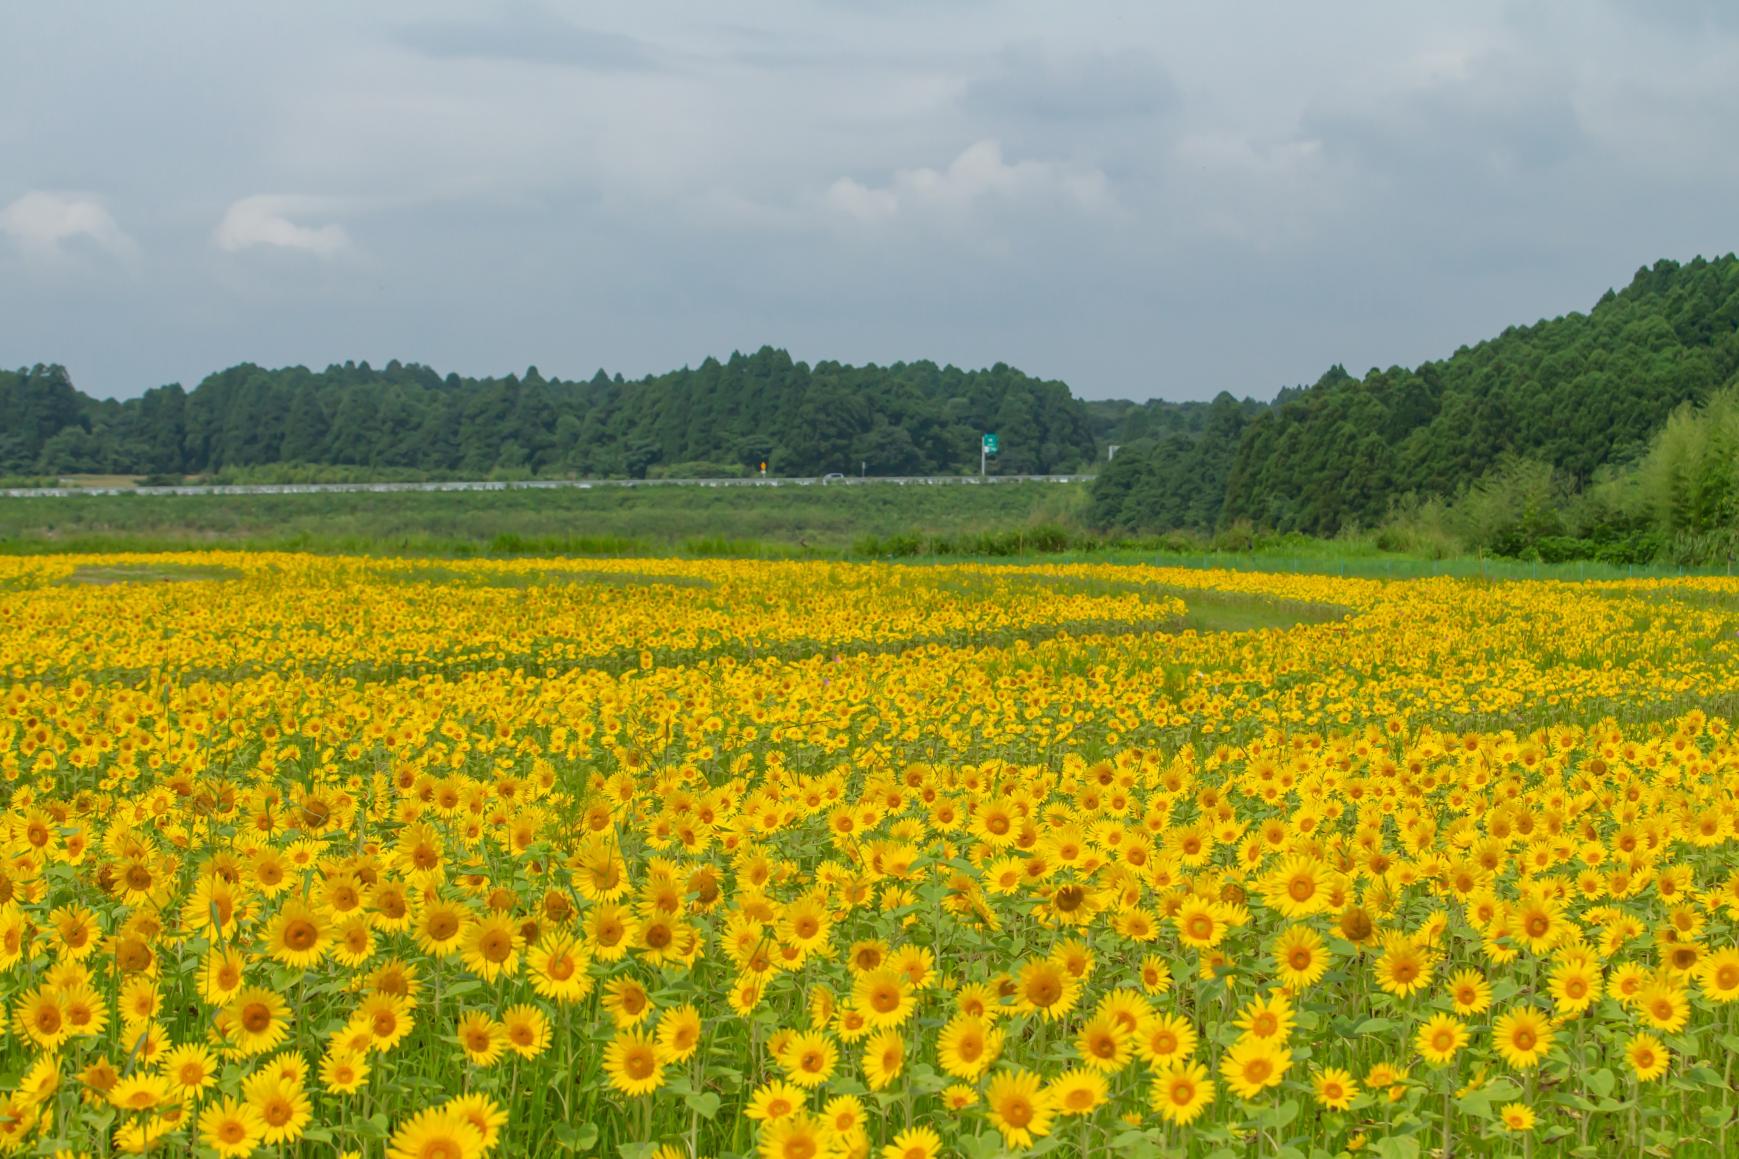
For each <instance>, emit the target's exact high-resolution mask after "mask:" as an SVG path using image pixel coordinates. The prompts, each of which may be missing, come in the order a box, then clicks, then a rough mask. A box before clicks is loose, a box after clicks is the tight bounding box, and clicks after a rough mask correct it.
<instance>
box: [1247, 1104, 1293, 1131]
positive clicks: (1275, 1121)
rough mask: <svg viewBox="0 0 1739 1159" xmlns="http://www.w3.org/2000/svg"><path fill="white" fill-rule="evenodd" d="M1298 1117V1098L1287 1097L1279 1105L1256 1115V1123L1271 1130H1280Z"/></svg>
mask: <svg viewBox="0 0 1739 1159" xmlns="http://www.w3.org/2000/svg"><path fill="white" fill-rule="evenodd" d="M1296 1118H1298V1100H1297V1099H1287V1100H1286V1101H1285V1102H1284V1103H1281V1104H1280V1105H1279V1106H1277V1107H1269V1108H1268V1109H1267V1110H1265V1111H1263V1112H1262V1113H1261V1114H1260V1115H1257V1116H1256V1124H1257V1126H1260V1127H1266V1128H1269V1129H1270V1130H1275V1131H1278V1130H1279V1129H1280V1128H1282V1127H1284V1126H1286V1124H1288V1123H1290V1122H1292V1120H1294V1119H1296Z"/></svg>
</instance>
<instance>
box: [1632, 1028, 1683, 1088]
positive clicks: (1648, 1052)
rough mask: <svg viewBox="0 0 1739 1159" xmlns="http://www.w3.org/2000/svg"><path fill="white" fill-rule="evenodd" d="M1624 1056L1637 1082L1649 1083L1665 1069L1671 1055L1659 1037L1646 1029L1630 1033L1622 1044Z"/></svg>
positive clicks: (1671, 1058)
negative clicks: (1627, 1040) (1629, 1036)
mask: <svg viewBox="0 0 1739 1159" xmlns="http://www.w3.org/2000/svg"><path fill="white" fill-rule="evenodd" d="M1624 1057H1625V1060H1626V1061H1627V1062H1629V1063H1630V1069H1631V1070H1632V1071H1634V1072H1635V1074H1636V1081H1637V1082H1639V1083H1651V1082H1653V1081H1654V1080H1655V1079H1658V1078H1660V1077H1661V1075H1663V1074H1665V1073H1666V1071H1667V1066H1668V1065H1669V1064H1670V1063H1671V1062H1672V1060H1673V1056H1672V1053H1671V1052H1670V1051H1668V1050H1667V1048H1666V1046H1665V1045H1664V1044H1663V1043H1662V1042H1661V1040H1660V1039H1658V1038H1656V1037H1655V1036H1654V1035H1652V1034H1650V1033H1648V1031H1646V1030H1641V1031H1638V1032H1637V1033H1635V1034H1633V1035H1631V1038H1630V1041H1629V1042H1627V1043H1625V1044H1624Z"/></svg>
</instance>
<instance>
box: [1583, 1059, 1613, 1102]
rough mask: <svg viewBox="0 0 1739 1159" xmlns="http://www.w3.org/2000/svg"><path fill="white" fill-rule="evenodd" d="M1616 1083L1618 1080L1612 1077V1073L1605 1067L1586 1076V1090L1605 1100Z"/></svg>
mask: <svg viewBox="0 0 1739 1159" xmlns="http://www.w3.org/2000/svg"><path fill="white" fill-rule="evenodd" d="M1617 1082H1618V1080H1617V1078H1616V1077H1614V1075H1613V1073H1612V1071H1610V1070H1609V1069H1607V1068H1606V1067H1601V1068H1600V1069H1599V1070H1597V1071H1595V1072H1594V1073H1593V1074H1591V1075H1589V1076H1588V1089H1589V1090H1591V1091H1593V1092H1594V1093H1595V1094H1597V1095H1599V1096H1601V1097H1602V1098H1605V1097H1606V1096H1607V1095H1609V1094H1611V1093H1612V1088H1613V1087H1614V1086H1615V1085H1616V1084H1617Z"/></svg>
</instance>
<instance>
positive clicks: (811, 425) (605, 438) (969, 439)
mask: <svg viewBox="0 0 1739 1159" xmlns="http://www.w3.org/2000/svg"><path fill="white" fill-rule="evenodd" d="M0 413H4V414H5V415H7V417H8V422H7V425H6V428H5V434H4V435H0V474H4V473H24V472H28V471H38V472H42V473H54V474H72V473H81V472H89V473H103V474H111V473H112V474H122V473H138V474H156V475H175V474H185V475H220V476H225V477H237V475H238V473H246V472H255V471H261V470H266V469H270V470H273V471H285V472H288V473H289V474H290V475H292V476H294V475H295V474H296V473H297V472H301V471H308V470H315V471H318V470H321V469H327V468H352V469H356V470H358V471H366V472H368V473H370V474H371V476H372V477H376V478H379V477H386V476H391V475H393V474H395V473H397V474H400V475H402V476H407V477H415V478H442V477H464V478H470V479H482V478H497V479H528V478H534V477H540V476H558V475H582V476H593V477H631V478H642V477H659V476H666V477H674V476H679V475H682V474H684V473H695V474H702V475H705V476H708V477H729V476H734V475H746V474H748V473H750V472H758V471H759V469H760V465H761V463H763V462H765V463H767V464H768V469H769V471H770V472H771V473H773V474H782V475H821V474H825V473H827V472H830V471H839V472H842V473H846V474H851V475H856V474H859V473H860V472H862V473H868V474H872V475H910V474H951V473H959V472H965V471H968V470H976V468H977V465H978V439H979V435H980V434H981V433H982V432H983V431H986V430H997V431H998V432H999V433H1001V434H1002V436H1003V448H1004V449H1003V452H1002V454H1000V455H999V456H998V457H997V459H996V469H997V472H998V473H1000V474H1051V473H1058V472H1067V471H1072V470H1074V469H1076V468H1078V467H1080V466H1082V465H1083V464H1087V463H1090V462H1092V461H1093V459H1094V455H1095V447H1094V442H1093V436H1092V432H1091V430H1090V429H1089V427H1088V424H1087V420H1086V416H1085V413H1084V412H1083V411H1082V409H1081V405H1080V403H1079V402H1077V401H1076V400H1075V399H1074V398H1073V397H1072V396H1071V395H1070V393H1069V389H1068V387H1066V386H1064V385H1063V384H1062V383H1060V382H1045V381H1041V380H1039V379H1035V378H1031V377H1029V376H1028V375H1025V374H1022V373H1021V372H1020V371H1018V370H1015V369H1013V368H1012V367H1009V366H1006V365H1004V364H1002V363H997V364H996V365H995V366H993V367H991V368H990V369H989V370H977V371H964V370H959V369H957V368H955V367H952V366H946V367H943V366H937V365H936V364H935V363H931V362H913V363H895V364H893V365H892V366H887V367H881V366H874V365H870V366H859V367H853V366H846V365H843V364H841V363H838V362H820V363H817V364H816V365H815V366H814V367H810V366H808V365H806V364H804V363H801V362H794V361H792V359H791V357H790V355H788V354H786V353H785V352H784V351H782V350H774V349H772V348H770V347H763V348H762V349H761V350H759V351H757V352H756V353H754V354H750V355H744V354H734V355H732V356H731V358H730V359H729V361H727V362H720V361H718V360H717V359H712V358H709V359H707V360H706V361H705V362H703V363H702V364H701V365H700V366H699V367H698V368H695V369H687V368H684V369H682V370H678V371H674V372H672V373H669V374H664V375H657V376H653V377H648V378H645V379H642V380H640V381H638V382H626V381H624V380H623V379H622V378H621V377H620V376H617V377H614V378H612V377H609V376H607V375H605V374H604V373H603V372H602V371H600V372H599V373H598V374H597V375H595V376H594V377H593V378H591V379H590V380H589V381H584V382H578V381H575V382H567V381H563V380H560V379H546V378H544V377H543V375H542V374H540V373H539V372H538V370H537V368H536V367H531V368H529V369H528V370H527V371H526V372H525V374H524V375H512V374H510V375H507V376H505V377H501V378H482V379H467V378H460V377H459V376H457V375H447V376H446V377H445V378H443V377H441V376H440V375H439V374H437V373H436V372H435V371H433V370H430V369H429V368H428V367H425V366H418V365H415V364H406V363H400V362H397V361H393V362H389V363H388V364H387V365H386V366H385V368H383V369H380V370H376V369H374V368H372V367H370V366H369V364H368V363H366V362H361V363H353V362H346V363H344V364H343V365H342V366H329V367H327V368H326V369H325V370H324V371H320V372H314V371H310V370H307V369H305V368H303V367H299V366H298V367H288V368H285V369H281V370H265V369H262V368H260V367H258V366H254V365H252V364H247V363H244V364H242V365H240V366H234V367H231V368H230V369H228V370H225V371H222V372H220V373H217V374H213V375H211V376H210V377H208V378H207V379H205V381H203V382H201V383H200V384H199V386H198V387H197V388H196V389H194V390H193V391H191V392H183V391H182V389H181V388H180V387H179V386H166V387H161V388H158V389H156V390H152V391H148V392H146V393H145V394H144V395H143V396H142V397H140V398H136V399H130V400H128V401H126V402H114V401H101V402H99V401H97V400H95V399H90V398H87V397H85V396H84V395H82V394H80V393H79V392H78V391H77V390H75V389H74V388H73V386H72V384H71V382H70V381H69V380H68V379H67V376H66V372H65V371H64V370H63V369H62V368H60V367H43V366H38V367H36V368H34V369H33V370H29V371H19V372H17V373H15V374H0ZM284 481H290V480H288V479H286V480H284ZM296 481H302V480H300V479H297V480H296Z"/></svg>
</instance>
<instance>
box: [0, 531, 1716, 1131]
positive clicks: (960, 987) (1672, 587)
mask: <svg viewBox="0 0 1739 1159" xmlns="http://www.w3.org/2000/svg"><path fill="white" fill-rule="evenodd" d="M0 657H3V659H0V705H4V706H5V712H4V714H3V715H0V773H3V775H4V780H3V782H0V785H3V786H4V787H0V794H5V800H6V804H7V808H6V810H5V821H4V822H3V823H0V835H3V836H4V838H5V840H6V842H7V849H8V857H7V859H6V860H5V862H4V864H3V865H0V886H3V887H4V889H5V891H6V895H5V897H4V899H3V900H0V1004H3V1006H4V1010H5V1012H6V1014H7V1016H8V1025H9V1027H10V1029H11V1031H12V1033H10V1034H8V1035H7V1036H5V1037H4V1038H3V1039H0V1148H4V1149H5V1150H6V1151H8V1152H21V1153H31V1154H45V1155H46V1154H60V1153H76V1154H92V1155H94V1154H105V1153H117V1152H120V1153H142V1152H147V1151H151V1152H156V1153H163V1154H189V1155H196V1156H202V1157H204V1156H212V1155H223V1156H230V1155H235V1156H243V1155H256V1154H257V1155H290V1154H297V1155H301V1154H307V1155H326V1154H334V1153H343V1152H351V1153H358V1154H362V1155H368V1156H379V1155H383V1154H384V1155H385V1156H387V1157H388V1159H403V1157H405V1156H416V1157H418V1159H433V1157H439V1159H480V1157H481V1156H484V1155H503V1156H506V1155H512V1156H518V1155H539V1156H543V1155H555V1156H565V1155H573V1156H623V1157H626V1159H699V1157H700V1156H713V1157H716V1159H748V1157H750V1156H754V1157H756V1159H848V1157H851V1159H856V1157H871V1159H935V1157H936V1156H939V1155H949V1156H954V1155H959V1156H965V1157H967V1159H998V1157H1001V1156H1013V1155H1038V1154H1043V1153H1045V1152H1047V1151H1051V1152H1055V1153H1057V1154H1059V1155H1064V1154H1066V1155H1083V1156H1085V1155H1094V1156H1100V1155H1103V1156H1111V1155H1117V1156H1125V1155H1127V1156H1136V1157H1140V1159H1158V1157H1161V1156H1182V1155H1194V1156H1207V1157H1210V1159H1249V1157H1250V1156H1257V1155H1260V1156H1284V1157H1286V1159H1312V1157H1328V1156H1346V1157H1351V1156H1355V1155H1358V1156H1362V1155H1376V1156H1382V1157H1385V1159H1418V1157H1421V1156H1425V1155H1440V1156H1445V1157H1447V1156H1449V1155H1458V1156H1459V1155H1491V1156H1511V1155H1518V1154H1528V1155H1542V1156H1543V1155H1569V1156H1578V1157H1580V1156H1597V1155H1603V1154H1614V1153H1622V1154H1650V1155H1663V1156H1664V1155H1711V1156H1713V1155H1725V1154H1729V1153H1731V1149H1732V1147H1733V1146H1735V1145H1739V1121H1736V1116H1739V1094H1736V1092H1735V1089H1734V1086H1733V1080H1734V1075H1733V1070H1732V1060H1733V1056H1734V1054H1735V1053H1739V1023H1736V1022H1735V1016H1736V1012H1739V791H1736V790H1735V785H1739V777H1736V776H1735V772H1736V770H1739V743H1736V742H1735V740H1734V739H1733V735H1732V729H1731V722H1732V720H1733V718H1734V716H1735V714H1736V713H1739V583H1736V582H1734V581H1731V580H1727V579H1724V578H1707V579H1698V578H1688V579H1671V580H1663V579H1647V578H1631V579H1619V580H1605V581H1591V582H1586V583H1579V584H1565V583H1557V582H1530V581H1513V580H1505V579H1499V578H1494V577H1492V576H1489V575H1488V576H1485V577H1479V576H1474V577H1471V578H1457V577H1437V578H1408V579H1370V578H1358V577H1353V576H1341V575H1322V574H1315V575H1313V574H1269V573H1260V572H1254V571H1248V570H1235V569H1207V568H1201V567H1187V568H1180V567H1152V566H1119V565H1109V564H1105V563H1103V562H1096V563H1074V562H1066V561H1049V562H1046V563H1044V564H1042V565H1038V566H1010V565H1006V564H987V563H950V564H939V565H938V564H920V563H905V564H898V565H895V564H887V563H853V562H840V561H828V560H813V561H800V562H799V561H771V560H724V559H692V558H673V557H664V558H641V559H627V558H625V559H610V558H596V557H594V558H574V559H529V558H520V559H487V560H485V559H462V558H449V559H430V558H392V557H386V556H379V555H373V556H348V557H347V556H340V555H307V554H287V553H241V552H188V553H179V554H177V553H156V554H149V555H93V554H75V555H50V554H29V555H14V556H11V557H7V558H4V559H0Z"/></svg>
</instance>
